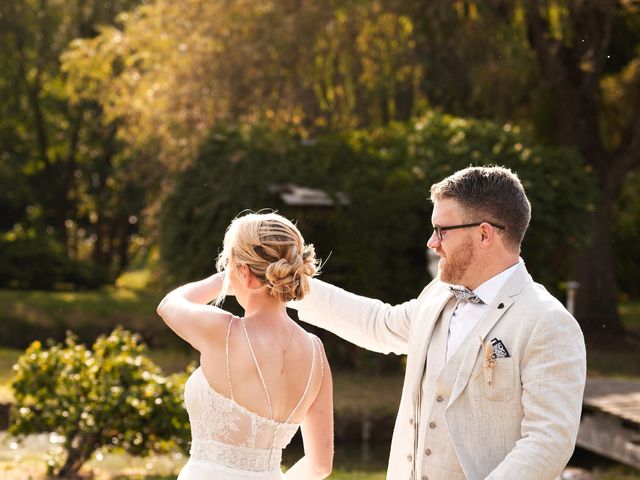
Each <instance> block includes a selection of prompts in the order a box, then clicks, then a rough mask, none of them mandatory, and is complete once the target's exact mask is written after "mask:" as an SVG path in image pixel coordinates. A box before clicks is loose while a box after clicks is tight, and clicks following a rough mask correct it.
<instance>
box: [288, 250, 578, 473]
mask: <svg viewBox="0 0 640 480" xmlns="http://www.w3.org/2000/svg"><path fill="white" fill-rule="evenodd" d="M450 298H451V294H450V292H449V290H448V287H447V285H446V284H444V283H442V282H440V281H438V280H434V281H433V282H431V283H430V284H429V285H428V286H427V287H426V288H425V289H424V290H423V291H422V293H421V294H420V296H419V297H418V298H416V299H414V300H411V301H409V302H406V303H403V304H401V305H396V306H391V305H388V304H384V303H382V302H380V301H378V300H373V299H370V298H366V297H361V296H357V295H354V294H351V293H349V292H346V291H345V290H342V289H340V288H338V287H334V286H332V285H329V284H327V283H324V282H321V281H319V280H314V281H313V284H312V288H311V293H310V295H308V296H307V297H305V299H304V300H302V301H300V302H295V303H294V304H293V305H292V307H293V308H296V309H298V312H299V317H300V318H301V319H302V320H303V321H306V322H309V323H311V324H314V325H317V326H319V327H322V328H325V329H327V330H329V331H331V332H334V333H336V334H337V335H339V336H341V337H343V338H345V339H346V340H349V341H350V342H352V343H355V344H356V345H359V346H361V347H363V348H366V349H369V350H373V351H376V352H382V353H396V354H407V355H408V357H407V367H406V372H405V381H404V386H403V390H402V398H401V401H400V408H399V411H398V416H397V418H396V425H395V429H394V432H393V439H392V443H391V453H390V458H389V468H388V471H387V478H388V479H389V480H407V479H416V480H420V478H421V477H420V475H421V472H422V459H423V458H424V457H423V456H422V455H421V454H420V453H419V452H418V451H416V445H417V444H418V437H417V436H418V435H423V434H424V433H425V430H426V428H427V426H426V425H419V424H418V422H417V421H416V420H415V419H417V418H419V411H418V408H419V406H418V399H419V392H420V388H421V382H422V378H423V374H424V368H425V359H426V355H427V348H428V346H429V341H430V338H431V334H432V331H433V328H434V325H435V323H436V321H437V320H438V318H439V316H440V313H441V311H442V309H443V308H444V306H445V305H446V304H447V302H448V301H449V299H450ZM489 307H490V309H489V310H490V311H489V313H487V314H486V315H485V317H484V318H482V319H481V320H480V323H479V325H478V326H477V328H476V329H475V330H474V331H473V332H472V333H471V334H469V336H468V337H467V339H466V340H465V341H464V343H463V344H462V345H461V346H460V348H459V350H458V351H457V353H456V354H455V355H454V356H453V357H452V358H451V360H450V361H449V362H448V363H447V364H446V366H445V368H444V370H443V371H442V374H441V375H440V377H439V379H440V380H443V381H444V382H445V384H444V387H442V388H441V389H440V390H442V393H443V395H444V397H445V398H444V401H446V402H447V407H446V411H445V415H444V416H445V420H446V427H447V429H448V433H449V435H450V437H451V440H452V442H453V445H454V448H455V452H456V454H457V457H458V460H459V461H460V464H461V466H462V468H463V470H464V474H465V476H466V478H467V479H469V480H479V479H485V478H486V479H491V480H498V479H500V480H514V479H518V480H552V479H554V478H555V477H556V476H557V475H559V474H560V472H561V471H562V469H563V468H564V466H565V465H566V464H567V462H568V460H569V458H570V456H571V454H572V452H573V449H574V445H575V440H576V436H577V432H578V426H579V423H580V413H581V407H582V394H583V390H584V382H585V376H586V361H585V358H586V355H585V346H584V340H583V335H582V331H581V330H580V327H579V326H578V324H577V322H576V321H575V319H574V318H573V317H572V316H571V315H570V314H569V313H568V312H567V311H566V310H565V308H564V307H563V306H562V304H561V303H560V302H558V301H557V300H556V299H555V298H553V297H552V296H551V295H550V294H549V293H548V292H547V291H546V290H545V289H544V287H542V286H541V285H539V284H536V283H534V282H533V280H532V279H531V276H530V275H529V274H528V273H527V270H526V268H525V266H524V264H523V263H522V262H521V263H520V264H519V265H518V267H517V269H516V271H515V272H514V273H513V274H512V275H511V277H510V278H509V279H508V280H507V282H506V283H505V285H504V287H503V288H502V289H501V291H500V292H499V294H498V295H497V297H496V299H495V301H494V302H493V303H492V304H491V305H489ZM493 338H497V339H499V340H501V341H502V343H503V344H504V346H505V347H506V349H507V350H508V352H509V354H510V358H498V359H497V360H496V366H495V368H494V369H493V372H492V373H491V374H489V373H488V369H486V368H483V364H484V356H485V352H484V348H483V345H482V344H481V341H480V339H482V342H488V341H490V340H492V339H493ZM485 345H486V343H485ZM426 368H429V366H428V365H427V366H426ZM489 375H492V376H493V378H492V379H491V380H492V382H491V383H489ZM447 382H448V383H447ZM416 472H417V474H416ZM429 480H447V475H446V473H444V472H443V474H442V476H441V478H430V479H429Z"/></svg>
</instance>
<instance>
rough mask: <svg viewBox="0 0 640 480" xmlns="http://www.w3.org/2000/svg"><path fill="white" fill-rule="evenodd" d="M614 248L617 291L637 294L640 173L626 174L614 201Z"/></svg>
mask: <svg viewBox="0 0 640 480" xmlns="http://www.w3.org/2000/svg"><path fill="white" fill-rule="evenodd" d="M616 220H617V221H616V223H617V225H616V229H615V231H616V234H615V237H614V244H613V248H614V252H615V258H616V273H617V276H618V279H619V281H620V293H622V294H623V295H626V296H628V297H631V298H639V297H640V261H639V260H640V242H639V241H638V240H639V237H640V228H639V226H640V175H638V173H637V172H636V173H635V174H632V175H630V176H629V178H628V181H627V182H626V184H625V187H624V189H623V190H622V194H621V195H620V199H619V200H618V202H617V205H616Z"/></svg>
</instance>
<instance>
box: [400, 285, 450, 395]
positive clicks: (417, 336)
mask: <svg viewBox="0 0 640 480" xmlns="http://www.w3.org/2000/svg"><path fill="white" fill-rule="evenodd" d="M443 285H444V284H443ZM434 296H435V298H434V299H433V301H431V302H429V303H428V305H427V306H426V308H425V309H424V311H422V312H420V317H421V319H420V321H419V322H416V327H417V329H416V331H415V332H413V339H414V340H415V343H414V345H413V346H412V347H410V348H409V353H410V356H409V359H408V364H407V370H408V373H407V375H406V379H407V380H410V381H411V399H412V401H413V402H414V405H415V402H416V400H417V399H418V398H419V391H420V388H422V377H423V375H424V366H425V362H426V359H427V350H428V348H429V343H430V342H431V337H432V335H433V328H434V326H435V324H436V322H437V321H438V318H439V317H440V314H441V313H442V310H443V309H444V307H445V306H446V305H447V303H448V301H449V300H450V299H451V297H452V296H453V295H452V294H451V292H450V291H449V289H448V288H446V287H445V288H443V289H442V290H441V291H440V292H436V293H434ZM409 362H410V363H409Z"/></svg>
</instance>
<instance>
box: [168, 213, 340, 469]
mask: <svg viewBox="0 0 640 480" xmlns="http://www.w3.org/2000/svg"><path fill="white" fill-rule="evenodd" d="M217 266H218V271H219V273H217V274H215V275H213V276H211V277H209V278H206V279H204V280H200V281H198V282H193V283H189V284H187V285H183V286H182V287H179V288H177V289H175V290H173V291H172V292H170V293H169V294H167V296H165V297H164V299H163V300H162V301H161V302H160V305H158V314H159V315H160V316H161V317H162V319H163V320H164V321H165V322H166V323H167V325H168V326H169V327H170V328H171V329H172V330H173V331H175V332H176V333H177V334H178V335H179V336H180V337H182V338H183V339H185V340H186V341H187V342H189V343H190V344H191V345H192V346H193V347H194V348H195V349H196V350H198V351H199V352H200V367H198V369H196V370H195V371H194V372H193V374H192V375H191V376H190V377H189V379H188V380H187V383H186V386H185V393H184V396H185V405H186V407H187V412H188V413H189V421H190V423H191V436H192V442H191V452H190V458H189V461H188V462H187V464H186V465H185V466H184V468H183V469H182V471H181V472H180V475H179V477H178V479H179V480H206V479H216V480H240V479H254V480H276V479H278V480H279V479H284V478H286V479H287V480H290V479H305V480H312V479H321V478H325V477H327V476H328V475H329V473H330V472H331V467H332V463H333V386H332V380H331V371H330V370H329V364H328V362H327V359H326V357H325V354H324V350H323V347H322V344H321V342H320V340H319V339H318V338H317V337H315V336H313V335H311V334H310V333H308V332H306V331H305V330H303V329H302V328H301V327H300V326H299V325H298V324H297V323H295V322H294V321H293V320H292V319H291V318H289V316H288V315H287V312H286V308H285V306H286V303H287V302H288V301H291V300H298V299H301V298H302V297H303V296H304V295H305V294H306V293H307V292H308V291H309V280H310V279H311V277H313V276H314V275H315V274H316V271H317V267H318V262H317V260H316V258H315V252H314V249H313V246H312V245H304V241H303V239H302V236H301V235H300V232H299V231H298V229H297V228H296V226H295V225H294V224H293V223H291V222H290V221H289V220H287V219H285V218H284V217H281V216H280V215H277V214H274V213H268V214H254V213H252V214H247V215H244V216H240V217H238V218H236V219H235V220H234V221H233V222H232V223H231V225H230V226H229V228H228V229H227V232H226V234H225V237H224V247H223V251H222V253H221V254H220V256H219V258H218V262H217ZM225 295H235V297H236V299H237V300H238V302H239V303H240V305H241V306H242V307H243V309H244V316H243V317H241V318H240V317H235V316H234V315H232V314H231V313H229V312H226V311H225V310H222V309H221V308H218V306H213V305H209V303H210V302H211V301H212V300H216V302H215V305H220V304H221V301H222V300H223V299H224V297H225ZM300 426H301V427H302V438H303V442H304V452H305V455H304V456H303V457H302V459H300V460H299V461H298V462H297V463H296V464H295V465H294V466H293V467H292V468H291V469H289V470H288V471H287V472H286V474H284V475H283V473H282V471H281V469H280V462H281V459H282V450H283V449H284V448H285V447H286V446H287V444H288V443H289V442H290V441H291V438H292V437H293V435H294V434H295V433H296V431H297V430H298V427H300Z"/></svg>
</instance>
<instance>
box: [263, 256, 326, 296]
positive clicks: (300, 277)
mask: <svg viewBox="0 0 640 480" xmlns="http://www.w3.org/2000/svg"><path fill="white" fill-rule="evenodd" d="M295 250H296V249H294V252H293V253H294V254H293V255H292V258H291V259H286V258H281V259H279V260H278V261H276V262H273V263H270V264H269V266H267V269H266V271H265V278H266V284H267V286H268V287H269V289H270V290H271V294H272V295H274V296H276V297H278V298H280V299H281V300H283V301H287V302H288V301H290V300H299V299H301V298H302V297H304V295H305V294H306V293H307V292H308V291H309V280H310V279H311V277H313V276H314V275H315V274H316V273H317V271H318V267H317V260H316V257H315V250H314V248H313V245H306V246H305V247H304V251H303V253H302V255H300V254H298V253H297V252H295Z"/></svg>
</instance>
